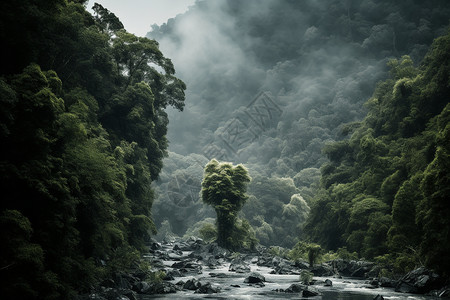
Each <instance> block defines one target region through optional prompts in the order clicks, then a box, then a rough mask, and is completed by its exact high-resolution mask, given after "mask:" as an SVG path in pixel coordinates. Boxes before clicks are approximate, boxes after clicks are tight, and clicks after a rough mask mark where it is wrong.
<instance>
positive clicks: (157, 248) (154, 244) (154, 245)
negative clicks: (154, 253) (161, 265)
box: [150, 242, 162, 250]
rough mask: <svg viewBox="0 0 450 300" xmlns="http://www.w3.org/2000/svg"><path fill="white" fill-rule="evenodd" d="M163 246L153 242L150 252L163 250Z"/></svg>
mask: <svg viewBox="0 0 450 300" xmlns="http://www.w3.org/2000/svg"><path fill="white" fill-rule="evenodd" d="M161 248H162V246H161V244H160V243H158V242H152V243H151V244H150V250H161Z"/></svg>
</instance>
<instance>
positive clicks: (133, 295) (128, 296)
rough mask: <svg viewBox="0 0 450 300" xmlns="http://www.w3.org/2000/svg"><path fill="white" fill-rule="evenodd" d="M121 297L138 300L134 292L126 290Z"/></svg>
mask: <svg viewBox="0 0 450 300" xmlns="http://www.w3.org/2000/svg"><path fill="white" fill-rule="evenodd" d="M122 295H123V296H125V297H127V298H128V299H129V300H138V297H137V295H136V293H135V292H134V291H131V290H126V291H124V292H122Z"/></svg>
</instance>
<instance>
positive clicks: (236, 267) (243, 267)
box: [228, 258, 250, 273]
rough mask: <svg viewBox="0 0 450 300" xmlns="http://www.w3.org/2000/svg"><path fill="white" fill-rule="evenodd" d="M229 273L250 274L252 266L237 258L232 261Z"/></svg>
mask: <svg viewBox="0 0 450 300" xmlns="http://www.w3.org/2000/svg"><path fill="white" fill-rule="evenodd" d="M228 271H229V272H236V273H248V272H250V266H249V265H248V264H246V263H245V262H244V261H243V260H242V259H241V258H235V259H233V260H232V261H231V264H230V267H229V268H228Z"/></svg>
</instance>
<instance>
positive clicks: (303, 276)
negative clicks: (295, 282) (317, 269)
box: [300, 270, 314, 285]
mask: <svg viewBox="0 0 450 300" xmlns="http://www.w3.org/2000/svg"><path fill="white" fill-rule="evenodd" d="M313 276H314V273H312V272H310V271H308V270H302V271H301V272H300V282H301V283H303V284H305V285H310V284H311V282H312V279H313Z"/></svg>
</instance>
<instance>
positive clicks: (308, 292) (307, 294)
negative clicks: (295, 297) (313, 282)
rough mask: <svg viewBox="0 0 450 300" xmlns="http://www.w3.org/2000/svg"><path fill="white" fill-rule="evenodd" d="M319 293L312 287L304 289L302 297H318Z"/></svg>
mask: <svg viewBox="0 0 450 300" xmlns="http://www.w3.org/2000/svg"><path fill="white" fill-rule="evenodd" d="M320 295H321V294H320V292H319V291H318V290H316V289H315V288H313V287H310V286H308V287H306V288H305V289H304V290H303V292H302V297H316V296H320Z"/></svg>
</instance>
